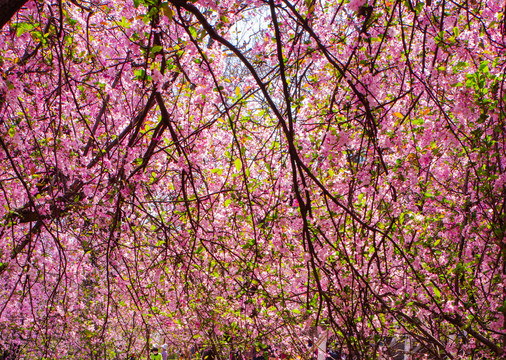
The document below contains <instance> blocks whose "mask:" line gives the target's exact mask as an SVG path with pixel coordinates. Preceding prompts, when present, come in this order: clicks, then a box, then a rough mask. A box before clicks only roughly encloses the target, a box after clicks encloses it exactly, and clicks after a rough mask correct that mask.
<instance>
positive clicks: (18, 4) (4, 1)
mask: <svg viewBox="0 0 506 360" xmlns="http://www.w3.org/2000/svg"><path fill="white" fill-rule="evenodd" d="M27 2H28V1H27V0H0V29H2V28H3V27H4V25H5V24H7V23H8V22H9V20H10V19H11V18H12V17H13V16H14V15H15V14H16V13H17V12H18V11H19V9H21V8H22V7H23V5H24V4H26V3H27Z"/></svg>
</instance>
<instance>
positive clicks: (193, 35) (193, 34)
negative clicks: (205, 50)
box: [188, 26, 197, 38]
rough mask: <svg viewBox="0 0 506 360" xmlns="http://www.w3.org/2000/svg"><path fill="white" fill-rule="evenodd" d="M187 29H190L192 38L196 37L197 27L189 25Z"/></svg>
mask: <svg viewBox="0 0 506 360" xmlns="http://www.w3.org/2000/svg"><path fill="white" fill-rule="evenodd" d="M188 30H190V35H191V36H192V37H193V38H196V37H197V29H195V28H194V27H193V26H190V27H189V28H188Z"/></svg>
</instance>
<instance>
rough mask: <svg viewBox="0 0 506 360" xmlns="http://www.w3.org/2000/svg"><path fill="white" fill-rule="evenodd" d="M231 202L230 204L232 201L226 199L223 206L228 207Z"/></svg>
mask: <svg viewBox="0 0 506 360" xmlns="http://www.w3.org/2000/svg"><path fill="white" fill-rule="evenodd" d="M231 202H232V200H231V199H227V200H225V204H224V205H225V207H228V206H229V205H230V203H231Z"/></svg>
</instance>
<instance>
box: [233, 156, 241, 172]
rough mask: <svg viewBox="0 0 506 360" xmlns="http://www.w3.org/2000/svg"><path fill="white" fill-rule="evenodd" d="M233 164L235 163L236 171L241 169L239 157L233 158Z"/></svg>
mask: <svg viewBox="0 0 506 360" xmlns="http://www.w3.org/2000/svg"><path fill="white" fill-rule="evenodd" d="M234 164H235V168H236V169H237V171H241V168H242V162H241V159H239V158H237V159H235V161H234Z"/></svg>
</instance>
